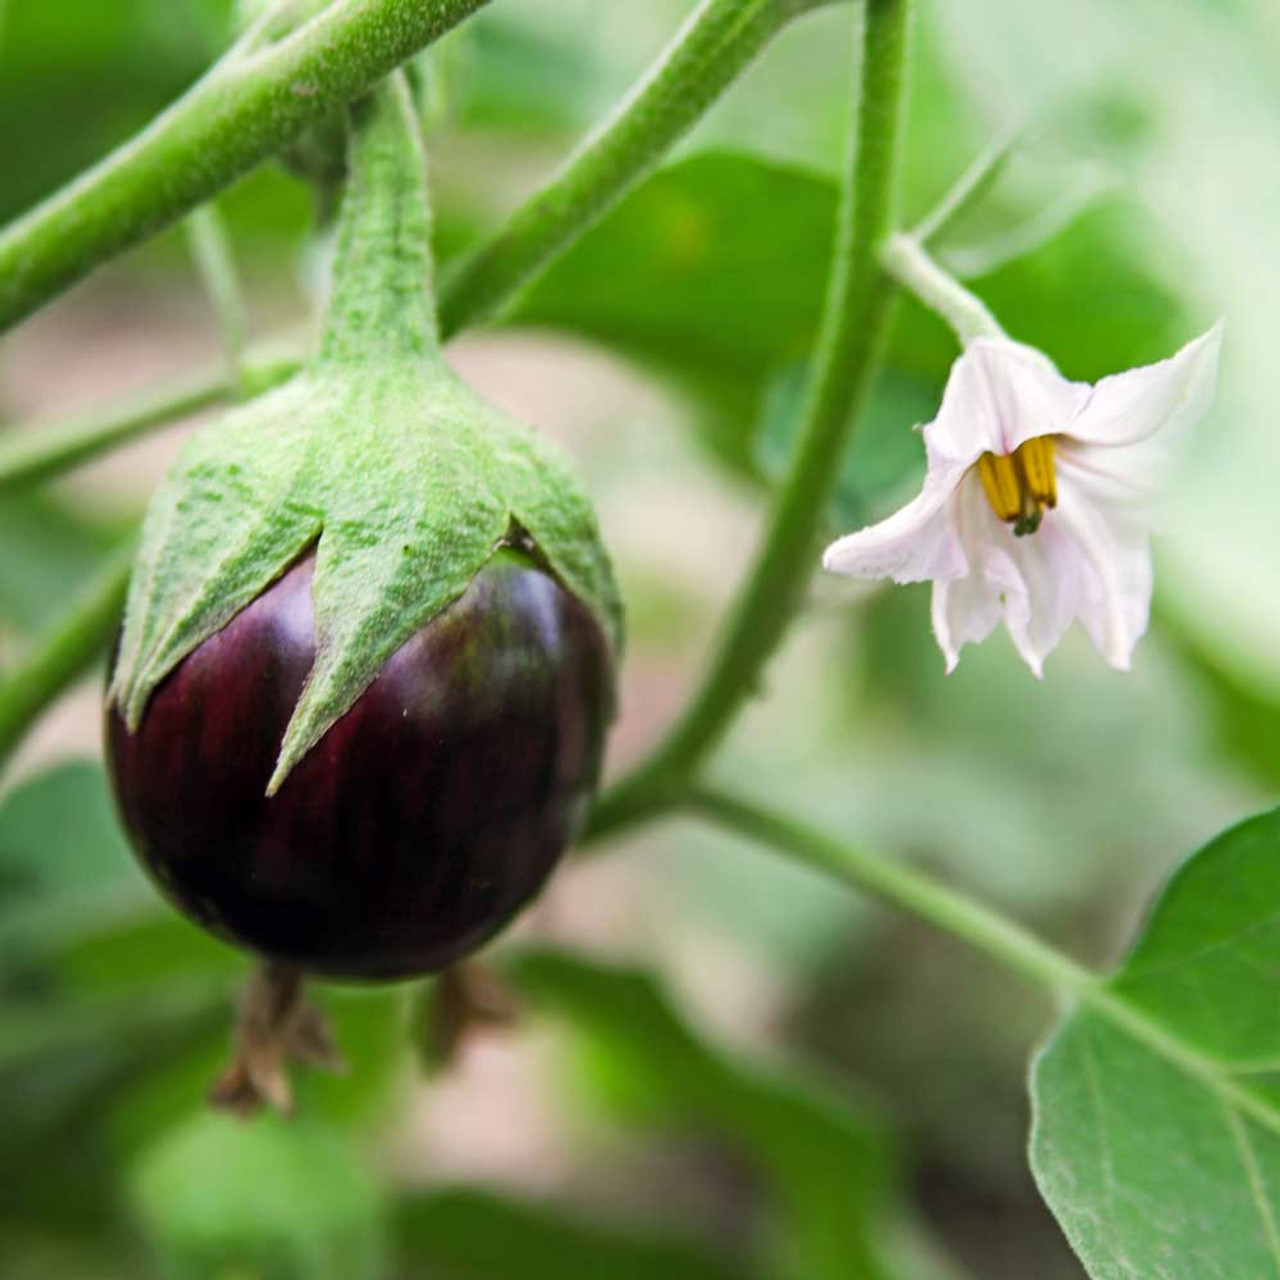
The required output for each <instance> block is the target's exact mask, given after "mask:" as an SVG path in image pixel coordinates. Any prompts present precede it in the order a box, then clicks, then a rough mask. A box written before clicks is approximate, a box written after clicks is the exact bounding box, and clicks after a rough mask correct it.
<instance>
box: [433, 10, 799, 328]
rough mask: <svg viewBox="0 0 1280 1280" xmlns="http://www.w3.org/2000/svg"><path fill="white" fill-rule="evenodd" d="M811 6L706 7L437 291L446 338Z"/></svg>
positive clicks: (629, 178)
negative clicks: (783, 28) (790, 22)
mask: <svg viewBox="0 0 1280 1280" xmlns="http://www.w3.org/2000/svg"><path fill="white" fill-rule="evenodd" d="M815 7H816V4H815V2H814V0H703V3H702V4H701V5H700V6H699V7H698V9H697V10H696V11H695V12H694V13H693V14H692V16H691V17H690V18H689V20H688V21H687V22H686V23H685V25H684V27H683V28H682V29H681V30H680V31H679V33H678V34H677V35H676V37H675V39H674V40H673V41H672V43H671V45H670V46H669V47H668V48H667V49H666V50H665V51H664V52H663V54H662V55H661V57H659V59H658V60H657V62H656V63H655V64H654V65H653V66H652V67H651V68H650V70H649V72H648V74H647V75H646V76H645V77H644V79H642V80H641V81H640V82H639V84H638V85H637V86H636V87H635V89H634V90H633V91H632V92H631V93H630V94H629V95H628V96H627V97H626V98H625V99H623V101H622V102H620V103H619V104H618V106H617V108H616V109H615V110H614V112H613V113H612V115H610V116H609V117H608V118H607V119H606V120H605V121H604V123H603V124H602V125H601V126H600V127H599V128H598V129H597V130H595V131H594V132H593V133H592V134H591V135H589V136H588V137H587V138H586V140H585V141H584V142H583V143H582V144H581V146H579V147H578V149H577V150H576V151H575V152H574V153H573V154H572V155H571V156H570V157H569V159H568V160H567V161H566V162H565V164H564V165H563V167H562V168H561V169H560V170H559V172H557V173H556V174H555V175H554V176H553V177H552V178H551V179H550V180H549V181H548V182H547V183H546V185H545V186H544V187H543V188H542V189H541V190H540V191H537V192H536V193H535V194H534V195H533V196H532V197H531V198H530V199H528V200H526V201H525V203H524V204H523V205H521V207H520V208H519V209H517V210H516V212H515V213H513V214H512V215H511V217H510V218H508V220H507V222H506V224H505V225H504V226H503V227H501V228H500V229H499V231H498V232H497V233H496V234H495V235H493V236H492V237H490V239H488V240H487V241H486V242H485V243H483V244H482V245H480V246H479V247H478V248H477V249H475V250H474V251H473V252H471V253H470V254H468V255H467V257H466V258H465V259H463V260H462V261H461V262H460V263H459V264H457V266H456V267H455V268H454V270H453V271H452V273H450V275H449V276H448V278H447V279H446V280H445V281H444V288H443V290H442V294H441V300H440V323H441V328H442V330H443V332H444V334H445V336H446V337H449V336H452V335H453V334H455V333H457V332H458V331H459V330H460V329H464V328H466V327H468V326H470V325H473V324H476V323H478V322H480V321H483V320H485V319H487V318H489V317H490V316H492V315H493V314H494V313H495V312H496V311H497V310H498V309H499V308H500V307H501V305H502V304H503V303H505V302H506V301H507V300H508V299H509V298H510V297H511V295H512V294H513V293H514V292H515V291H516V290H517V289H518V288H519V287H520V286H521V285H523V284H525V283H527V282H528V281H529V280H531V279H532V278H533V277H534V276H535V275H536V274H537V273H538V272H539V271H541V270H542V269H543V268H544V267H546V266H547V264H548V263H549V262H550V261H551V260H552V259H553V258H554V257H555V256H556V255H557V254H558V253H560V252H561V250H563V249H564V248H565V246H566V245H568V244H569V243H570V242H571V241H572V240H573V239H574V238H575V237H576V236H577V235H580V234H581V233H582V232H583V231H585V230H586V229H587V228H588V227H589V226H590V225H591V224H592V223H594V222H596V221H597V220H598V219H599V218H600V217H601V216H602V215H603V214H604V213H605V212H606V211H607V210H608V209H609V207H610V206H611V205H612V204H614V203H615V202H616V201H617V200H618V199H620V198H621V197H622V196H623V195H624V194H625V193H626V192H627V190H628V189H629V188H630V187H631V186H633V185H634V184H635V183H636V182H638V181H639V180H640V179H641V178H642V177H643V176H644V175H645V174H646V173H647V172H648V171H649V170H650V169H652V168H653V166H654V165H655V164H656V163H657V162H658V161H659V160H660V159H661V158H662V156H663V155H664V154H665V153H666V152H667V151H668V150H669V149H670V147H671V146H672V144H673V143H674V142H676V140H677V139H679V138H680V137H681V136H682V135H683V134H684V133H685V132H686V131H687V130H688V129H689V128H690V126H691V125H693V124H694V123H695V122H696V121H697V120H698V119H699V118H700V117H701V116H702V115H704V114H705V112H706V111H707V109H708V108H709V107H710V106H711V104H712V103H713V102H715V101H716V99H717V98H719V97H720V95H721V94H722V93H723V92H724V90H725V89H726V88H727V87H728V86H729V85H730V84H731V83H732V82H733V81H734V80H735V79H736V78H737V77H738V76H739V75H740V74H741V73H742V71H743V70H744V69H745V68H746V67H747V66H748V65H749V64H750V62H751V61H752V60H753V59H754V58H755V57H756V55H757V54H758V53H759V52H760V50H761V49H762V48H763V47H764V46H765V45H766V44H767V43H768V41H769V40H770V39H771V38H772V37H773V36H774V35H775V34H776V33H777V32H778V30H779V29H780V28H781V27H782V26H784V25H785V23H786V22H787V21H788V20H789V19H791V18H793V17H795V16H796V15H797V14H799V13H802V12H804V11H806V10H808V9H812V8H815Z"/></svg>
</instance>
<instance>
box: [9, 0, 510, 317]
mask: <svg viewBox="0 0 1280 1280" xmlns="http://www.w3.org/2000/svg"><path fill="white" fill-rule="evenodd" d="M486 2H487V0H335V2H334V3H333V4H331V5H330V6H329V7H328V8H326V9H325V10H324V11H323V12H322V13H321V14H319V16H317V17H315V18H312V19H311V20H310V21H309V22H306V23H304V24H303V25H302V26H301V27H299V28H298V29H297V30H296V31H294V32H292V33H291V34H289V35H286V36H285V37H284V38H282V39H281V40H279V41H278V42H276V43H274V44H269V45H267V46H266V47H264V48H262V49H260V50H258V51H256V52H252V53H246V51H245V50H243V49H240V48H234V49H232V50H231V52H230V53H229V54H228V55H227V56H226V57H225V58H223V59H222V60H221V61H220V62H218V63H217V64H216V65H215V66H214V67H213V69H212V70H211V71H210V72H209V73H208V74H207V75H206V76H205V77H204V78H203V79H202V80H200V81H199V83H198V84H196V85H195V86H194V87H193V88H192V89H191V90H190V91H188V92H187V93H186V94H185V95H184V96H183V97H182V98H180V99H179V100H178V101H177V102H176V103H174V104H173V106H171V107H170V108H169V109H168V110H167V111H165V112H164V113H163V114H162V115H160V116H158V117H157V118H156V120H154V121H153V122H152V123H151V124H150V125H149V126H148V127H147V128H146V129H144V130H143V131H142V132H141V133H140V134H138V135H137V137H135V138H133V139H132V140H131V141H130V142H127V143H125V145H124V146H122V147H120V148H119V149H117V150H116V151H114V152H113V153H112V154H111V155H110V156H108V157H107V158H106V159H105V160H103V161H102V162H101V163H100V164H98V165H96V166H95V167H94V168H92V169H90V170H88V171H87V172H86V173H84V174H83V175H82V176H81V177H79V178H77V179H76V180H75V181H74V182H72V183H70V184H69V185H68V186H66V187H64V188H63V189H62V190H61V191H59V192H57V193H56V194H55V195H53V196H51V197H50V198H49V199H47V200H45V201H44V202H43V203H42V204H40V205H37V206H36V208H34V209H33V210H31V212H29V213H27V214H25V215H24V216H23V217H21V218H19V219H18V220H17V221H16V222H14V223H13V224H11V225H10V226H9V227H7V228H6V229H5V230H4V231H3V232H0V329H3V328H6V327H7V326H9V325H11V324H13V323H14V322H15V321H16V320H20V319H21V318H22V317H23V316H25V315H28V314H29V313H30V312H32V311H34V310H35V309H36V308H37V307H39V306H40V305H41V304H42V303H44V302H47V301H48V300H49V299H50V298H52V297H54V296H55V295H56V294H58V293H59V292H60V291H61V290H63V289H65V288H66V287H67V286H68V285H70V284H72V283H74V282H75V281H76V280H79V279H80V278H81V277H83V276H85V275H87V274H88V273H89V271H91V270H92V269H93V268H94V267H96V266H98V265H99V264H100V263H102V262H104V261H106V259H108V258H110V257H112V256H113V255H114V254H117V253H119V252H120V251H121V250H123V249H127V248H129V247H130V246H131V245H135V244H138V243H139V242H140V241H142V240H145V239H146V238H147V237H148V236H150V235H152V234H153V233H154V232H156V231H158V230H159V229H160V228H161V227H164V226H166V225H167V224H168V223H170V222H172V221H173V220H174V219H176V218H179V217H181V216H182V215H183V214H185V213H188V212H189V211H190V210H191V209H193V208H195V207H196V206H197V205H199V204H202V203H203V202H204V201H206V200H208V199H210V198H211V197H212V196H214V195H215V194H217V192H218V191H219V190H221V189H222V188H223V187H225V186H227V185H228V184H229V183H230V182H233V181H234V180H235V179H236V178H238V177H239V176H240V175H241V174H243V173H246V172H248V170H249V169H251V168H253V166H254V165H256V164H258V163H259V161H262V160H265V159H266V158H267V157H268V156H270V155H272V154H273V153H274V152H276V151H278V150H279V149H280V148H281V147H282V146H283V145H284V144H285V143H287V142H289V141H290V140H291V139H293V138H294V137H296V136H297V135H298V134H299V133H300V132H301V131H302V130H303V129H304V128H305V127H306V126H307V125H308V124H310V123H311V122H312V121H315V120H318V119H320V117H322V116H323V115H325V114H326V113H327V112H329V111H331V110H333V109H334V108H335V107H338V106H340V105H341V104H343V103H345V102H349V101H351V100H352V99H353V98H356V97H358V96H359V95H360V94H362V93H364V92H365V91H366V90H368V89H369V88H370V86H372V85H373V84H375V83H376V82H377V81H378V80H380V79H382V78H383V77H384V76H385V75H387V74H388V72H390V71H392V70H393V69H394V68H395V67H397V66H399V64H400V63H401V62H403V61H404V60H405V59H406V58H409V57H411V56H412V55H413V54H415V53H416V52H417V51H418V50H419V49H421V48H423V47H424V46H425V45H427V44H429V43H430V42H431V41H432V40H434V39H435V38H436V37H437V36H439V35H442V34H443V33H444V32H445V31H447V30H449V29H450V28H451V27H453V26H455V25H456V24H457V23H459V22H461V21H462V20H463V19H464V18H466V17H467V16H468V15H470V14H471V13H473V12H475V10H477V9H479V8H480V7H481V6H482V5H483V4H485V3H486Z"/></svg>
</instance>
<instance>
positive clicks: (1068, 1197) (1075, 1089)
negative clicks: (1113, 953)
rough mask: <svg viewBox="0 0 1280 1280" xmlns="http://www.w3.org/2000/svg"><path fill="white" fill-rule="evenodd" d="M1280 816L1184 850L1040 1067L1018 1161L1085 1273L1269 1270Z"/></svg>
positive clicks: (1188, 1277) (1174, 1277) (1279, 1182)
mask: <svg viewBox="0 0 1280 1280" xmlns="http://www.w3.org/2000/svg"><path fill="white" fill-rule="evenodd" d="M1278 973H1280V810H1274V811H1272V812H1270V813H1267V814H1263V815H1262V816H1260V817H1257V818H1253V819H1251V820H1250V821H1247V822H1244V823H1242V824H1240V825H1239V826H1237V827H1234V828H1232V829H1230V830H1228V831H1227V832H1225V833H1224V834H1223V835H1221V836H1219V837H1218V838H1217V839H1216V840H1213V841H1212V842H1210V843H1209V844H1208V845H1206V846H1205V847H1204V848H1203V849H1201V850H1200V851H1199V852H1198V853H1196V854H1195V855H1194V856H1193V857H1192V858H1191V859H1190V860H1189V861H1188V862H1187V863H1186V864H1185V865H1184V866H1183V867H1182V869H1181V870H1180V871H1179V872H1178V873H1177V875H1175V876H1174V878H1173V880H1172V881H1171V882H1170V884H1169V885H1168V887H1167V888H1166V889H1165V891H1164V893H1163V894H1162V895H1161V897H1160V900H1159V902H1158V903H1157V905H1156V907H1155V909H1154V911H1153V913H1152V916H1151V918H1150V920H1149V921H1148V923H1147V926H1146V929H1145V931H1144V933H1143V935H1142V937H1141V939H1140V940H1139V942H1138V944H1137V945H1136V946H1135V948H1134V949H1133V951H1132V952H1131V953H1130V955H1129V956H1128V958H1127V959H1126V960H1125V962H1124V964H1123V965H1122V966H1121V967H1120V969H1119V971H1118V972H1117V973H1116V974H1115V975H1114V977H1112V978H1111V979H1110V980H1109V982H1108V983H1107V988H1106V989H1107V993H1108V995H1109V996H1111V997H1113V998H1114V999H1115V1000H1116V1001H1117V1002H1118V1004H1119V1007H1120V1009H1121V1010H1122V1016H1121V1017H1119V1018H1117V1017H1107V1016H1105V1015H1104V1014H1103V1013H1100V1012H1098V1011H1097V1010H1096V1009H1094V1008H1091V1007H1089V1006H1088V1005H1087V1004H1086V1005H1082V1006H1081V1007H1079V1008H1077V1009H1076V1010H1075V1011H1074V1012H1072V1013H1071V1014H1069V1015H1068V1016H1067V1018H1066V1020H1065V1021H1064V1022H1063V1023H1062V1025H1061V1026H1060V1027H1059V1029H1058V1031H1057V1032H1056V1033H1055V1035H1054V1037H1053V1039H1052V1040H1051V1041H1050V1042H1049V1044H1048V1046H1047V1047H1046V1048H1045V1049H1044V1051H1043V1052H1042V1053H1041V1054H1040V1056H1039V1057H1038V1059H1037V1060H1036V1063H1035V1067H1034V1071H1033V1075H1032V1092H1033V1097H1034V1101H1035V1107H1036V1121H1035V1128H1034V1132H1033V1135H1032V1147H1031V1156H1032V1166H1033V1168H1034V1171H1035V1174H1036V1178H1037V1180H1038V1182H1039V1184H1040V1189H1041V1191H1042V1192H1043V1194H1044V1196H1045V1198H1046V1199H1047V1200H1048V1202H1049V1204H1050V1206H1051V1208H1052V1209H1053V1211H1054V1213H1055V1214H1056V1215H1057V1216H1058V1220H1059V1222H1060V1223H1061V1224H1062V1226H1063V1228H1064V1229H1065V1231H1066V1233H1067V1236H1068V1237H1069V1238H1070V1240H1071V1243H1072V1244H1073V1246H1074V1247H1075V1249H1076V1251H1077V1252H1078V1253H1079V1255H1080V1256H1081V1258H1082V1259H1083V1261H1084V1263H1085V1265H1086V1267H1087V1268H1088V1269H1089V1273H1090V1275H1091V1276H1093V1277H1094V1278H1095V1280H1127V1278H1129V1277H1132V1276H1135V1275H1143V1276H1146V1275H1151V1276H1154V1275H1157V1274H1158V1275H1160V1276H1162V1277H1165V1280H1204V1278H1205V1277H1206V1276H1210V1275H1220V1276H1233V1277H1234V1276H1239V1277H1245V1276H1264V1275H1274V1274H1275V1273H1276V1271H1277V1267H1278V1266H1280V1236H1278V1233H1277V1226H1276V1223H1277V1220H1278V1218H1280V1020H1278V1019H1277V1018H1276V1016H1275V1015H1276V1009H1275V1004H1276V1002H1275V986H1274V979H1275V977H1276V975H1277V974H1278Z"/></svg>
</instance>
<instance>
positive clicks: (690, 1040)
mask: <svg viewBox="0 0 1280 1280" xmlns="http://www.w3.org/2000/svg"><path fill="white" fill-rule="evenodd" d="M507 971H508V972H509V973H510V974H511V976H512V977H513V979H514V980H515V982H516V984H517V986H518V987H519V988H520V989H521V990H522V991H524V992H526V993H527V994H529V995H530V996H531V997H532V999H533V1002H534V1007H535V1008H547V1009H550V1010H552V1011H554V1012H555V1013H556V1014H557V1015H558V1016H560V1017H562V1018H565V1019H567V1021H568V1022H569V1024H570V1026H572V1027H573V1028H574V1029H575V1031H576V1033H577V1034H578V1035H579V1036H580V1037H582V1039H583V1041H584V1043H585V1045H586V1046H587V1047H588V1049H589V1051H590V1069H591V1072H592V1074H593V1075H595V1076H596V1078H597V1081H598V1083H600V1084H602V1085H603V1086H604V1087H605V1088H606V1090H607V1093H608V1094H609V1095H610V1096H611V1098H612V1101H613V1103H614V1106H615V1107H619V1108H620V1109H622V1110H623V1111H624V1112H625V1113H628V1114H630V1115H631V1116H633V1117H634V1118H635V1119H636V1120H637V1121H640V1122H643V1123H646V1124H647V1125H650V1126H653V1125H660V1126H669V1127H672V1128H675V1129H692V1130H693V1131H695V1132H696V1131H698V1130H706V1131H707V1132H708V1133H709V1134H711V1135H713V1136H714V1137H715V1138H716V1139H717V1140H718V1141H719V1142H721V1143H724V1144H725V1145H726V1146H728V1147H729V1148H730V1149H732V1150H734V1151H735V1152H736V1153H737V1154H738V1155H739V1156H740V1157H741V1158H743V1159H745V1160H746V1161H747V1162H748V1163H749V1164H750V1166H751V1167H752V1169H753V1171H754V1173H755V1174H756V1175H757V1177H758V1178H760V1180H761V1182H762V1184H763V1189H764V1194H765V1196H766V1198H767V1200H768V1202H769V1209H770V1212H771V1213H772V1214H775V1215H777V1219H778V1221H777V1222H776V1225H775V1227H774V1228H773V1230H772V1231H771V1232H770V1234H771V1235H775V1238H776V1240H777V1244H776V1245H775V1246H774V1248H773V1249H772V1250H770V1252H776V1255H777V1256H776V1257H775V1258H774V1259H773V1262H772V1265H771V1266H770V1267H768V1268H766V1272H767V1274H770V1275H778V1276H783V1275H785V1276H795V1277H812V1280H819V1278H820V1277H825V1276H832V1277H835V1276H847V1275H849V1274H854V1275H859V1276H867V1277H876V1276H886V1275H891V1274H892V1271H891V1270H889V1268H888V1262H887V1260H886V1259H885V1257H884V1255H883V1253H882V1252H881V1245H880V1243H879V1241H880V1240H881V1239H882V1236H883V1232H882V1231H881V1230H880V1227H881V1224H882V1222H883V1220H884V1219H885V1218H886V1216H887V1214H888V1211H889V1208H890V1204H891V1200H890V1196H891V1190H890V1188H891V1182H892V1178H891V1170H892V1165H891V1163H890V1159H889V1151H888V1148H887V1145H886V1142H885V1140H884V1137H883V1135H882V1134H881V1133H880V1132H879V1131H878V1126H877V1125H876V1124H875V1123H874V1122H873V1121H871V1120H870V1119H869V1118H868V1117H867V1116H865V1115H863V1114H859V1112H858V1111H857V1110H856V1109H855V1108H854V1107H853V1106H851V1105H850V1104H849V1103H848V1102H846V1101H844V1100H842V1099H839V1098H838V1097H837V1096H836V1095H834V1094H832V1093H829V1092H827V1091H824V1090H823V1089H822V1088H820V1087H818V1086H816V1085H815V1084H811V1083H809V1082H805V1081H802V1079H801V1078H800V1077H799V1076H798V1075H795V1076H791V1077H789V1076H787V1075H783V1074H781V1073H779V1074H777V1075H775V1076H770V1075H769V1074H767V1073H765V1072H763V1071H761V1070H760V1069H759V1068H755V1067H752V1066H750V1065H748V1064H747V1063H745V1062H743V1061H742V1060H741V1059H739V1058H737V1057H736V1056H735V1055H732V1054H729V1053H726V1052H724V1051H722V1050H717V1049H715V1048H713V1047H711V1046H710V1045H708V1044H706V1043H705V1042H703V1041H701V1040H700V1039H699V1038H698V1036H697V1035H696V1034H695V1033H694V1032H693V1031H691V1030H690V1029H689V1027H688V1026H686V1025H685V1024H684V1023H683V1022H682V1021H681V1020H680V1019H679V1018H678V1017H677V1015H676V1014H675V1013H674V1011H673V1010H672V1009H671V1007H670V1005H669V1004H668V1003H667V1002H666V1000H665V999H664V997H663V995H662V993H661V991H660V990H659V989H658V987H657V986H656V984H655V983H654V982H653V980H652V978H650V977H648V976H647V975H645V974H643V973H639V972H634V971H626V970H610V969H608V968H604V967H601V966H598V965H593V964H590V963H588V962H586V961H584V960H579V959H576V958H573V957H571V956H569V955H567V954H564V953H550V952H547V953H534V954H525V955H522V956H519V957H518V958H517V959H516V960H515V961H513V962H511V963H510V964H509V965H508V966H507Z"/></svg>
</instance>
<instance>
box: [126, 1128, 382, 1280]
mask: <svg viewBox="0 0 1280 1280" xmlns="http://www.w3.org/2000/svg"><path fill="white" fill-rule="evenodd" d="M130 1198H131V1200H132V1203H133V1207H134V1212H135V1214H136V1217H137V1220H138V1223H139V1226H140V1227H141V1229H142V1231H143V1233H144V1235H145V1236H146V1237H147V1239H148V1240H149V1242H150V1243H151V1246H152V1248H153V1249H154V1251H155V1254H156V1257H157V1260H158V1262H159V1264H160V1269H161V1274H163V1275H164V1276H166V1277H172V1278H173V1280H187V1278H188V1277H190V1280H208V1278H209V1277H211V1276H227V1277H230V1276H245V1277H253V1278H254V1280H295V1278H296V1280H379V1277H381V1276H383V1275H384V1274H385V1272H384V1265H385V1263H384V1259H385V1256H386V1238H385V1207H384V1205H383V1203H382V1199H381V1196H380V1193H379V1191H378V1189H377V1186H376V1184H375V1183H374V1181H373V1178H372V1176H371V1174H370V1173H369V1171H368V1170H367V1169H365V1167H364V1166H363V1165H362V1164H361V1163H360V1161H359V1160H358V1159H357V1158H356V1156H355V1155H354V1153H353V1152H352V1151H351V1150H350V1149H349V1147H348V1145H347V1144H346V1143H344V1142H343V1141H342V1140H341V1139H340V1138H339V1137H338V1136H337V1135H335V1134H334V1133H331V1132H329V1131H328V1130H326V1129H324V1128H322V1127H320V1126H318V1125H316V1124H314V1123H313V1122H311V1121H307V1120H301V1119H293V1120H285V1119H282V1118H281V1117H279V1116H274V1115H264V1116H260V1117H258V1118H257V1119H256V1120H255V1121H254V1123H253V1124H249V1125H246V1124H243V1123H241V1122H239V1121H237V1120H235V1119H232V1118H231V1117H229V1116H223V1115H215V1114H203V1115H199V1116H196V1117H194V1118H193V1119H191V1120H190V1121H189V1122H188V1123H186V1124H184V1125H182V1126H181V1127H180V1128H178V1129H177V1130H176V1131H174V1132H172V1133H170V1134H168V1135H166V1136H165V1137H164V1138H163V1139H162V1140H161V1141H160V1142H159V1143H158V1144H157V1145H156V1146H155V1147H154V1148H153V1149H151V1150H149V1151H147V1152H146V1153H145V1154H144V1155H143V1156H142V1157H141V1158H140V1160H139V1161H138V1163H137V1165H136V1167H135V1169H134V1171H133V1174H132V1176H131V1178H130Z"/></svg>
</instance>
